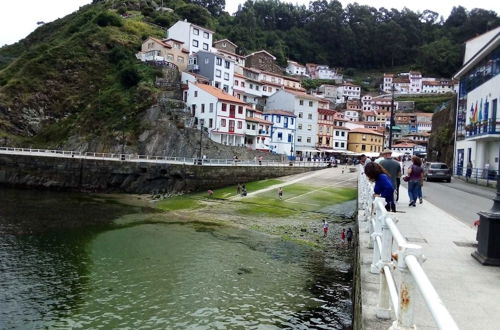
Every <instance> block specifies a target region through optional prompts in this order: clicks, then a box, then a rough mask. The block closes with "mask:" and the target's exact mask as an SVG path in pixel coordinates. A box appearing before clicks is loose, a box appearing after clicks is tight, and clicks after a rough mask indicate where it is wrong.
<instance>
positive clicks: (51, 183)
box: [0, 155, 319, 193]
mask: <svg viewBox="0 0 500 330" xmlns="http://www.w3.org/2000/svg"><path fill="white" fill-rule="evenodd" d="M316 169H319V168H317V167H315V168H310V167H293V166H290V167H282V166H281V167H278V166H276V167H271V166H192V165H177V164H175V165H174V164H157V163H131V162H119V161H107V160H90V159H75V158H56V157H54V158H52V157H37V156H24V155H22V156H21V155H1V156H0V184H6V185H11V186H19V187H33V188H48V189H55V190H74V191H95V192H126V193H152V192H166V193H169V192H190V191H201V190H207V189H216V188H220V187H224V186H228V185H233V184H236V183H238V182H239V183H244V182H250V181H256V180H263V179H268V178H276V177H281V176H286V175H292V174H298V173H303V172H308V171H312V170H316Z"/></svg>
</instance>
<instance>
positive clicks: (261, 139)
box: [245, 107, 273, 151]
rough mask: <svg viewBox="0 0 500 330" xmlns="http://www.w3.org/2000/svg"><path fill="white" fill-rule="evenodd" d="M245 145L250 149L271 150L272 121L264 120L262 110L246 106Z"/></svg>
mask: <svg viewBox="0 0 500 330" xmlns="http://www.w3.org/2000/svg"><path fill="white" fill-rule="evenodd" d="M245 119H246V123H247V127H246V130H245V145H246V146H247V148H248V149H251V150H261V151H272V148H271V145H272V144H271V133H272V127H273V122H272V121H269V120H266V119H265V117H264V114H263V113H262V111H260V110H257V109H254V108H249V107H247V108H246V118H245Z"/></svg>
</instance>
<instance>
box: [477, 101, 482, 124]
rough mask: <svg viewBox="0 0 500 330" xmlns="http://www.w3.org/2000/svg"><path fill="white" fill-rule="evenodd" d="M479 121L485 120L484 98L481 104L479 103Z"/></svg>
mask: <svg viewBox="0 0 500 330" xmlns="http://www.w3.org/2000/svg"><path fill="white" fill-rule="evenodd" d="M478 121H479V122H482V121H483V99H481V104H480V105H479V114H478Z"/></svg>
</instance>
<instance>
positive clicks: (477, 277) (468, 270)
mask: <svg viewBox="0 0 500 330" xmlns="http://www.w3.org/2000/svg"><path fill="white" fill-rule="evenodd" d="M400 192H401V198H400V201H399V203H398V205H397V207H398V213H396V214H395V215H394V216H393V217H394V218H395V219H397V220H399V222H398V223H397V226H398V228H399V229H400V231H401V233H402V234H403V235H404V236H405V237H406V239H407V240H408V241H409V242H410V243H415V244H419V245H421V246H422V249H423V253H424V255H425V256H426V257H427V261H426V262H425V263H423V268H424V270H425V272H426V274H427V275H428V277H429V279H430V280H431V282H432V284H433V285H434V287H435V289H436V291H437V292H438V294H439V295H440V297H441V299H442V300H443V302H444V305H445V306H446V307H447V308H448V310H449V311H450V313H451V315H452V316H453V318H454V319H455V321H456V322H457V324H458V326H459V328H460V329H474V330H478V329H500V267H488V266H482V265H481V264H479V263H478V262H477V261H476V260H475V259H473V258H472V257H471V253H472V252H473V251H475V248H474V247H472V246H471V244H472V243H475V236H476V230H475V229H474V228H472V227H470V226H468V225H467V224H464V223H463V222H461V221H459V220H457V219H456V218H454V217H453V216H451V215H449V214H448V213H446V212H444V211H443V210H441V209H440V208H438V207H436V206H434V205H433V204H432V201H428V200H425V199H424V203H423V204H417V207H409V206H408V202H409V201H408V194H407V190H406V188H404V187H401V190H400ZM463 202H464V203H465V202H466V201H463ZM492 204H493V202H492V203H491V205H492ZM470 207H471V208H473V207H474V205H470ZM478 211H479V210H478ZM366 226H367V222H360V228H359V231H360V254H361V262H362V264H361V281H362V284H361V285H362V296H363V297H362V300H363V324H364V327H365V329H387V328H388V327H389V326H390V325H391V323H392V321H381V320H379V319H377V318H376V316H375V308H376V305H377V301H378V285H379V275H378V274H371V273H370V264H371V260H372V252H373V250H370V249H368V241H369V234H368V233H367V232H366V231H365V228H366ZM499 239H500V238H499ZM396 280H397V279H396ZM414 320H415V323H416V325H417V328H418V329H436V327H435V323H434V321H433V319H432V316H431V314H430V313H429V311H428V310H427V309H426V306H425V304H424V302H423V300H422V297H421V296H420V295H419V296H418V297H417V302H416V310H415V318H414Z"/></svg>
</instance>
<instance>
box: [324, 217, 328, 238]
mask: <svg viewBox="0 0 500 330" xmlns="http://www.w3.org/2000/svg"><path fill="white" fill-rule="evenodd" d="M327 235H328V222H326V220H323V237H326V236H327Z"/></svg>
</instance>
